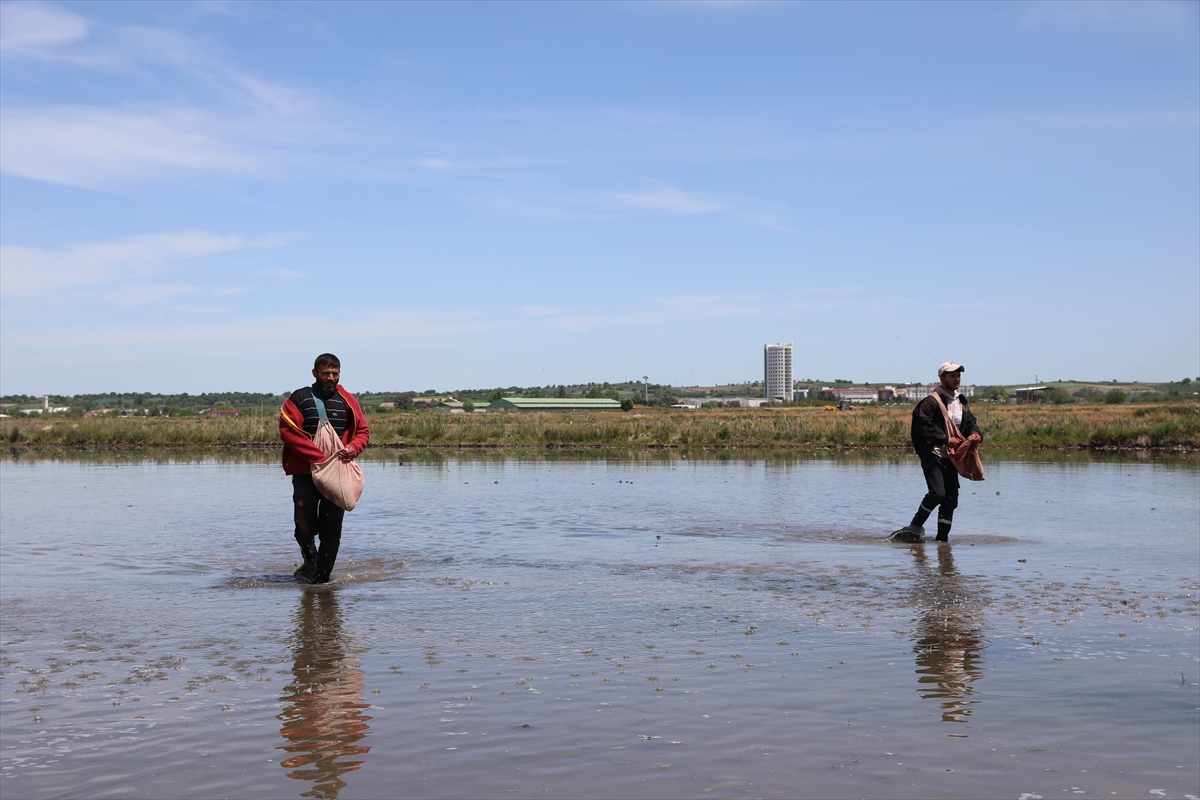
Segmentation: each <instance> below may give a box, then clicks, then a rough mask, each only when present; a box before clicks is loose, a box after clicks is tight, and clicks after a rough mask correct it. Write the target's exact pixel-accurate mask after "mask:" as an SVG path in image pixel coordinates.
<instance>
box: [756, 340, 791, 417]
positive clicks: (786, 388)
mask: <svg viewBox="0 0 1200 800" xmlns="http://www.w3.org/2000/svg"><path fill="white" fill-rule="evenodd" d="M792 386H793V382H792V343H791V342H788V343H787V344H784V343H783V342H779V343H777V344H764V345H763V397H768V398H771V399H773V400H786V401H787V402H789V403H790V402H791V401H792Z"/></svg>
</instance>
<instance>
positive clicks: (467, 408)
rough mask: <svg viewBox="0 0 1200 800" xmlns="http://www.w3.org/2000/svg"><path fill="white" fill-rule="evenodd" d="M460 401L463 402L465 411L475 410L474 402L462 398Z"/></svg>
mask: <svg viewBox="0 0 1200 800" xmlns="http://www.w3.org/2000/svg"><path fill="white" fill-rule="evenodd" d="M462 403H463V411H465V412H467V413H468V414H470V413H472V412H473V411H475V404H474V403H472V402H471V401H470V400H463V401H462Z"/></svg>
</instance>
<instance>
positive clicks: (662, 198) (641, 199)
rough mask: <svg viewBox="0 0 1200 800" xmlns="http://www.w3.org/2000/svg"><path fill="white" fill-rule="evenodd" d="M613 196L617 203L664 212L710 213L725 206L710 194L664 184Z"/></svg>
mask: <svg viewBox="0 0 1200 800" xmlns="http://www.w3.org/2000/svg"><path fill="white" fill-rule="evenodd" d="M613 198H614V199H615V200H616V201H617V203H618V204H619V205H624V206H628V207H631V208H642V209H648V210H650V211H661V212H664V213H666V214H680V215H683V214H710V213H712V212H714V211H721V210H723V209H725V208H726V206H725V204H724V203H721V202H720V201H718V200H717V199H715V198H714V197H712V196H711V195H707V194H704V193H702V192H687V191H684V190H682V189H677V188H675V187H673V186H664V187H662V188H660V189H653V190H651V191H646V192H637V193H632V194H616V195H613Z"/></svg>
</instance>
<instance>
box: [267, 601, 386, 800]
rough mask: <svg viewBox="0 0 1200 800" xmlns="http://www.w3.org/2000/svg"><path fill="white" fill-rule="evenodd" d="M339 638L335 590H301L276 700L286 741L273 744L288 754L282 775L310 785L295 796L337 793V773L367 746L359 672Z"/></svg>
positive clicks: (357, 761)
mask: <svg viewBox="0 0 1200 800" xmlns="http://www.w3.org/2000/svg"><path fill="white" fill-rule="evenodd" d="M342 639H343V637H342V616H341V613H340V612H339V610H338V601H337V591H336V590H334V589H329V588H316V587H314V588H311V589H307V590H305V591H304V592H303V594H302V595H301V598H300V608H299V609H297V611H296V641H295V644H294V646H293V647H294V658H295V663H294V664H293V666H292V682H291V683H290V684H288V685H287V686H286V687H285V688H284V690H283V696H282V697H281V698H280V700H282V701H283V702H284V703H285V704H286V707H285V708H284V710H283V713H282V714H280V715H279V719H280V720H281V721H282V722H283V727H282V728H280V731H279V732H280V733H281V734H283V738H284V739H285V740H287V744H284V745H280V746H279V748H278V749H280V750H285V751H287V752H288V753H290V754H291V756H290V757H289V758H286V759H284V760H283V761H281V762H280V764H281V765H282V766H283V767H284V769H288V770H291V771H290V772H289V773H288V777H289V778H295V779H297V780H301V781H309V782H311V783H312V789H310V790H309V791H307V792H304V793H302V794H301V797H329V798H334V797H337V796H338V792H340V791H341V790H342V787H343V786H345V785H346V782H345V781H343V780H342V779H341V776H342V775H343V774H345V773H347V772H352V771H353V770H356V769H358V768H359V767H360V766H361V765H362V763H363V759H362V758H361V757H360V756H363V755H366V754H367V753H368V752H369V751H370V749H371V748H370V747H368V746H366V745H363V744H359V742H360V741H361V740H362V739H363V737H365V736H366V735H367V721H368V720H370V719H371V718H370V717H368V716H366V715H365V714H363V711H364V710H366V709H367V708H369V707H370V704H369V703H367V702H366V700H365V698H364V694H363V686H364V676H363V671H362V670H361V669H359V668H358V665H357V663H356V662H355V661H354V660H352V659H351V660H347V658H346V648H345V645H344V643H343V640H342ZM356 757H358V758H356Z"/></svg>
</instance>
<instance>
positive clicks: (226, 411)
mask: <svg viewBox="0 0 1200 800" xmlns="http://www.w3.org/2000/svg"><path fill="white" fill-rule="evenodd" d="M238 416H241V412H240V411H235V410H233V409H232V408H214V409H213V410H212V411H209V412H208V418H209V419H226V418H232V417H238Z"/></svg>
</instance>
